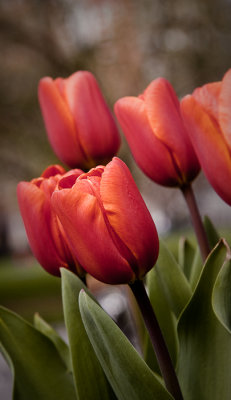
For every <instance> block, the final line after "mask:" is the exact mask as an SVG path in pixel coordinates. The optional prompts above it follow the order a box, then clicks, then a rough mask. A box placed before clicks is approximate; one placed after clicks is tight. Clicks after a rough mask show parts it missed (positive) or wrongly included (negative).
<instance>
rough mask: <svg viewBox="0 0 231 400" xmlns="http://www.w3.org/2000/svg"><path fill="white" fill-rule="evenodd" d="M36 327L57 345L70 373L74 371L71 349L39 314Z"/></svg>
mask: <svg viewBox="0 0 231 400" xmlns="http://www.w3.org/2000/svg"><path fill="white" fill-rule="evenodd" d="M34 325H35V327H36V329H38V330H39V331H40V332H42V333H43V334H44V335H46V336H47V337H48V338H49V339H50V340H51V341H52V342H53V343H54V345H55V347H56V349H57V351H58V352H59V355H60V357H61V358H62V360H63V362H64V363H65V364H66V366H67V368H68V370H69V371H71V370H72V366H71V360H70V352H69V347H68V346H67V344H66V343H65V342H64V340H63V339H62V338H61V337H60V336H59V335H58V333H57V332H56V331H55V330H54V329H53V328H52V327H51V326H50V325H49V324H48V323H47V322H46V321H45V320H44V319H43V318H42V317H41V316H40V315H39V314H38V313H36V314H35V315H34Z"/></svg>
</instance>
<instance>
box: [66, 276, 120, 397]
mask: <svg viewBox="0 0 231 400" xmlns="http://www.w3.org/2000/svg"><path fill="white" fill-rule="evenodd" d="M61 278H62V297H63V308H64V319H65V324H66V328H67V333H68V338H69V346H70V353H71V359H72V369H73V376H74V382H75V388H76V393H77V397H78V400H85V399H87V400H109V399H110V400H112V399H115V396H114V393H113V391H112V389H111V387H110V385H109V383H108V381H107V379H106V376H105V374H104V372H103V369H102V367H101V365H100V363H99V361H98V359H97V357H96V355H95V352H94V350H93V348H92V345H91V343H90V341H89V338H88V336H87V333H86V330H85V327H84V325H83V322H82V318H81V315H80V311H79V304H78V297H79V292H80V290H82V289H84V290H86V291H87V288H86V286H85V285H84V283H83V282H82V281H81V280H80V279H79V278H78V277H77V276H76V275H74V274H73V273H72V272H70V271H68V270H67V269H65V268H61ZM89 295H90V294H89ZM94 301H95V300H94Z"/></svg>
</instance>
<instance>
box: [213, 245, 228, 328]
mask: <svg viewBox="0 0 231 400" xmlns="http://www.w3.org/2000/svg"><path fill="white" fill-rule="evenodd" d="M227 246H228V245H227ZM227 258H228V260H227V261H226V262H225V264H224V266H223V267H222V269H221V270H220V272H219V274H218V276H217V279H216V282H215V285H214V288H213V294H212V305H213V309H214V312H215V314H216V316H217V318H218V319H219V321H220V322H221V323H222V324H223V326H224V327H225V328H226V329H227V330H228V332H229V333H231V261H230V258H231V254H230V250H229V253H228V256H227Z"/></svg>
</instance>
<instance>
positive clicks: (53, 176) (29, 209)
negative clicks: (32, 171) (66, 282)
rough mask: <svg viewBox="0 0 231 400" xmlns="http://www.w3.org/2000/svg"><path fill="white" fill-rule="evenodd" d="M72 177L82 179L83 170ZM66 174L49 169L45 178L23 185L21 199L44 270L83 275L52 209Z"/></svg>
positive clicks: (19, 192) (55, 167) (19, 188)
mask: <svg viewBox="0 0 231 400" xmlns="http://www.w3.org/2000/svg"><path fill="white" fill-rule="evenodd" d="M71 173H72V176H79V175H80V174H81V173H82V171H81V170H73V171H72V172H71ZM69 174H70V172H67V173H66V174H65V170H64V169H63V168H62V167H61V166H59V165H52V166H50V167H48V168H47V169H45V171H44V172H43V173H42V175H41V177H39V178H36V179H32V181H30V182H20V183H19V184H18V186H17V196H18V203H19V208H20V211H21V215H22V219H23V222H24V225H25V229H26V233H27V237H28V240H29V243H30V246H31V249H32V251H33V253H34V256H35V257H36V258H37V260H38V261H39V263H40V264H41V265H42V267H43V268H44V269H45V270H46V271H47V272H49V273H50V274H52V275H56V276H59V275H60V272H59V268H60V267H64V268H68V269H70V270H72V271H73V272H75V273H76V274H78V275H79V276H81V275H82V276H83V270H82V268H81V267H80V264H79V263H78V261H77V259H76V257H75V256H74V255H73V253H72V251H71V249H70V247H69V245H68V243H67V239H66V235H65V233H64V231H63V227H62V225H61V223H60V221H59V219H58V218H57V216H56V214H55V213H54V211H53V210H52V209H51V195H52V193H53V191H54V190H55V188H56V185H57V183H58V182H59V180H60V179H61V177H63V176H68V175H69Z"/></svg>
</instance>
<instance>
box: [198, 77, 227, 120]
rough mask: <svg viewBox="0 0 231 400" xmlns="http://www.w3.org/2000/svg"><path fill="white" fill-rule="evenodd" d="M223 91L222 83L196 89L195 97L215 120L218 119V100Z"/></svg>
mask: <svg viewBox="0 0 231 400" xmlns="http://www.w3.org/2000/svg"><path fill="white" fill-rule="evenodd" d="M220 91H221V82H213V83H208V84H206V85H204V86H202V87H199V88H196V89H195V90H194V92H193V97H194V98H195V99H196V101H197V102H198V103H199V104H200V105H201V106H202V107H203V109H204V110H205V111H206V112H207V113H208V114H209V115H210V116H212V117H213V118H215V119H217V118H218V99H219V95H220Z"/></svg>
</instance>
